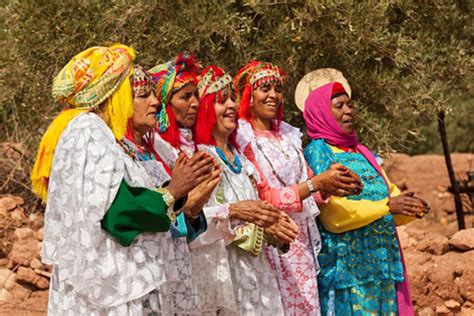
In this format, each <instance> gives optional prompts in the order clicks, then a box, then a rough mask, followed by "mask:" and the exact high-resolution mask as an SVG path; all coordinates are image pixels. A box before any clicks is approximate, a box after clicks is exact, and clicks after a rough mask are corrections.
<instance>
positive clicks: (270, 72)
mask: <svg viewBox="0 0 474 316" xmlns="http://www.w3.org/2000/svg"><path fill="white" fill-rule="evenodd" d="M268 82H276V83H280V84H282V85H283V78H282V76H281V74H280V69H279V68H278V67H277V66H274V65H272V64H270V63H262V64H261V65H259V67H257V69H256V70H255V71H254V73H253V74H252V76H251V77H250V79H249V83H250V84H251V85H252V87H253V88H254V89H255V88H257V87H259V86H261V85H262V84H264V83H268Z"/></svg>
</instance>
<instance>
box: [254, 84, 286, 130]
mask: <svg viewBox="0 0 474 316" xmlns="http://www.w3.org/2000/svg"><path fill="white" fill-rule="evenodd" d="M252 98H253V104H252V105H251V108H252V113H253V115H254V116H255V118H257V119H259V120H265V121H270V120H272V119H274V118H276V115H277V111H278V107H279V106H281V103H282V99H283V86H282V85H281V84H279V83H265V84H262V85H261V86H259V87H258V88H257V89H254V90H253V92H252Z"/></svg>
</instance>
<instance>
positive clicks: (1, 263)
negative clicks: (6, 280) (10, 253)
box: [0, 258, 8, 267]
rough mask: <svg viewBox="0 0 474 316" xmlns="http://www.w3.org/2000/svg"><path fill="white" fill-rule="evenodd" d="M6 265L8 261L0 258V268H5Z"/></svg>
mask: <svg viewBox="0 0 474 316" xmlns="http://www.w3.org/2000/svg"><path fill="white" fill-rule="evenodd" d="M7 265H8V259H7V258H2V259H0V267H6V266H7Z"/></svg>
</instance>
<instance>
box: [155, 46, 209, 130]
mask: <svg viewBox="0 0 474 316" xmlns="http://www.w3.org/2000/svg"><path fill="white" fill-rule="evenodd" d="M200 68H201V65H200V64H199V63H198V62H197V61H196V59H195V58H194V56H192V55H190V54H189V53H180V54H179V55H178V56H177V57H176V58H174V59H172V60H170V61H168V62H167V63H164V64H160V65H157V66H155V67H153V68H151V69H150V70H149V73H150V74H151V76H152V78H153V80H154V81H155V82H156V97H157V98H158V101H159V102H160V103H161V111H160V114H159V118H158V124H159V129H160V132H165V131H166V130H167V129H168V126H169V125H170V120H169V117H168V114H167V111H166V108H167V106H168V103H169V101H170V100H171V96H172V95H173V93H175V92H177V91H178V90H180V89H181V88H183V87H184V86H185V85H187V84H188V83H194V84H195V85H197V78H196V73H197V72H198V71H199V69H200Z"/></svg>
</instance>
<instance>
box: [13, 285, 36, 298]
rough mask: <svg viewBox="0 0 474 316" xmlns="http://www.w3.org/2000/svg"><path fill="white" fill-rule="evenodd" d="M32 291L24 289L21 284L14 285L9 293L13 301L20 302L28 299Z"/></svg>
mask: <svg viewBox="0 0 474 316" xmlns="http://www.w3.org/2000/svg"><path fill="white" fill-rule="evenodd" d="M31 292H33V291H32V290H30V289H29V288H26V287H24V286H23V285H21V284H18V283H15V285H14V286H13V288H12V289H11V291H10V293H11V294H12V295H13V297H14V300H15V301H19V302H22V301H24V300H26V299H27V298H28V297H30V295H31Z"/></svg>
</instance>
